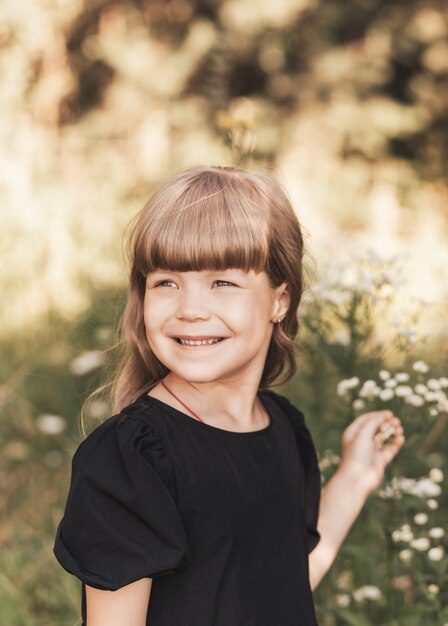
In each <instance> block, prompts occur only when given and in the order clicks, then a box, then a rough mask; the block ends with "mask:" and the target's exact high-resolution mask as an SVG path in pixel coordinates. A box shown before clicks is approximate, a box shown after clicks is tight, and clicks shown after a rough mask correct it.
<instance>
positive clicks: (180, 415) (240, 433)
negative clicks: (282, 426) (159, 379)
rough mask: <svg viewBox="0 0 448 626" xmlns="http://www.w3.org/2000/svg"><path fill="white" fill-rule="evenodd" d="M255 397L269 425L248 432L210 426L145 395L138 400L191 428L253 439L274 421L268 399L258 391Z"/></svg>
mask: <svg viewBox="0 0 448 626" xmlns="http://www.w3.org/2000/svg"><path fill="white" fill-rule="evenodd" d="M257 395H258V397H259V398H260V400H261V402H262V403H263V405H264V408H265V410H266V412H267V414H268V415H269V424H268V425H267V426H264V427H263V428H260V429H258V430H249V431H238V430H226V429H225V428H219V427H218V426H212V425H211V424H207V423H206V422H200V421H199V420H197V419H195V418H194V417H191V415H187V413H184V412H183V411H180V410H179V409H176V408H175V407H173V406H171V405H170V404H167V403H166V402H164V401H163V400H159V399H158V398H154V397H153V396H148V394H147V393H144V394H142V395H141V396H140V400H142V401H143V402H144V403H145V404H148V405H151V404H152V405H156V406H158V407H159V408H161V409H162V410H164V411H165V412H167V413H169V414H170V415H173V416H175V417H178V418H181V419H182V420H183V421H184V422H185V423H189V424H192V425H193V428H202V429H206V430H209V431H215V432H216V433H219V434H223V435H228V436H231V437H253V436H259V435H263V434H265V433H267V432H269V431H270V430H271V429H272V425H273V421H274V419H273V416H272V413H273V411H272V410H271V407H270V406H268V404H269V398H267V396H266V395H265V394H263V391H259V392H258V393H257ZM266 399H267V402H266Z"/></svg>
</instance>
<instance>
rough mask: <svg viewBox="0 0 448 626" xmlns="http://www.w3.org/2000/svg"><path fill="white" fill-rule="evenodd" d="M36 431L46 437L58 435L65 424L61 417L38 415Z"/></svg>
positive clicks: (47, 414)
mask: <svg viewBox="0 0 448 626" xmlns="http://www.w3.org/2000/svg"><path fill="white" fill-rule="evenodd" d="M36 422H37V427H38V429H39V430H40V431H41V432H42V433H45V434H46V435H59V434H60V433H62V432H63V431H64V430H65V427H66V423H65V420H64V418H63V417H60V416H59V415H50V414H49V413H46V414H44V415H39V417H38V418H37V420H36Z"/></svg>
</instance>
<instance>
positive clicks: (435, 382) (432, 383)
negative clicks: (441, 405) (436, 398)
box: [426, 378, 441, 391]
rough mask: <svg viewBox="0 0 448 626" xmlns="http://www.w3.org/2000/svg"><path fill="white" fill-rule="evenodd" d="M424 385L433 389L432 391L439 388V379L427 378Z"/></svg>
mask: <svg viewBox="0 0 448 626" xmlns="http://www.w3.org/2000/svg"><path fill="white" fill-rule="evenodd" d="M426 385H427V386H428V388H429V389H433V390H434V391H437V390H438V389H440V388H441V384H440V381H438V380H437V378H429V379H428V380H427V381H426Z"/></svg>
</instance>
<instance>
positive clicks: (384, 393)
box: [378, 389, 395, 402]
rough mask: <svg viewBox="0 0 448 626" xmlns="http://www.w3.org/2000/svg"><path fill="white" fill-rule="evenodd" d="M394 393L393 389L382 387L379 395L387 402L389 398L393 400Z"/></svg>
mask: <svg viewBox="0 0 448 626" xmlns="http://www.w3.org/2000/svg"><path fill="white" fill-rule="evenodd" d="M394 395H395V394H394V391H393V389H381V391H380V393H379V396H378V397H379V399H380V400H383V401H384V402H387V401H388V400H391V399H392V398H393V397H394Z"/></svg>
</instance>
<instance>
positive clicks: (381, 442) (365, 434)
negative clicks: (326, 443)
mask: <svg viewBox="0 0 448 626" xmlns="http://www.w3.org/2000/svg"><path fill="white" fill-rule="evenodd" d="M404 441H405V438H404V431H403V427H402V425H401V422H400V419H399V418H398V417H396V416H395V415H394V414H393V412H392V411H371V412H369V413H363V414H362V415H360V416H359V417H357V418H356V419H355V420H353V422H352V423H351V424H350V425H349V426H348V427H347V428H346V429H345V430H344V432H343V434H342V446H341V464H340V469H341V470H344V471H345V472H348V473H349V474H350V475H351V476H353V477H354V478H356V479H359V480H361V481H362V484H363V486H364V487H365V488H366V490H367V492H368V493H371V492H372V491H375V489H378V487H379V486H380V485H381V482H382V480H383V477H384V470H385V468H386V466H387V465H388V464H389V463H390V462H391V461H392V459H393V458H394V457H395V455H396V454H397V453H398V452H399V450H400V449H401V447H402V446H403V444H404Z"/></svg>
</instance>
